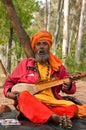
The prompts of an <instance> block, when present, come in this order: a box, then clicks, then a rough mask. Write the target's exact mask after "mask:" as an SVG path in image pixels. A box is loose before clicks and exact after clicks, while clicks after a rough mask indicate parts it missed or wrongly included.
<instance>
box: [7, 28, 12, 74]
mask: <svg viewBox="0 0 86 130" xmlns="http://www.w3.org/2000/svg"><path fill="white" fill-rule="evenodd" d="M12 36H13V28H12V27H10V36H9V42H8V56H7V72H8V73H11V53H12V51H11V49H12Z"/></svg>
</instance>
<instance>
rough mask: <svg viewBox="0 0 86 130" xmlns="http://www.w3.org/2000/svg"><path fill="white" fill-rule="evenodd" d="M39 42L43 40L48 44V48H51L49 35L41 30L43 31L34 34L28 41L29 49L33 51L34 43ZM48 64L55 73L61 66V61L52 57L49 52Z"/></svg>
mask: <svg viewBox="0 0 86 130" xmlns="http://www.w3.org/2000/svg"><path fill="white" fill-rule="evenodd" d="M41 40H45V41H46V42H47V43H48V45H49V48H50V47H51V46H52V36H51V34H50V33H49V32H48V31H44V30H43V31H40V32H38V33H36V34H35V35H34V36H33V37H32V38H31V39H30V43H31V47H32V49H33V50H34V47H35V45H36V43H37V42H38V41H41ZM49 62H50V65H51V67H52V68H53V69H54V70H56V71H57V70H58V68H59V66H61V65H62V61H61V60H60V59H59V58H58V57H56V56H54V55H53V54H52V53H51V52H50V54H49Z"/></svg>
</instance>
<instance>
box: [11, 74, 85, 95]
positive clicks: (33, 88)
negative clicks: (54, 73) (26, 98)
mask: <svg viewBox="0 0 86 130" xmlns="http://www.w3.org/2000/svg"><path fill="white" fill-rule="evenodd" d="M84 77H86V72H82V73H77V74H75V75H72V76H71V77H68V78H65V79H59V80H58V79H52V80H49V81H43V82H39V83H37V84H27V83H18V84H16V85H14V86H13V88H12V91H19V92H22V91H25V90H28V91H29V92H30V93H31V94H36V93H38V92H40V91H42V90H44V89H47V88H51V87H54V86H57V85H61V84H63V83H69V82H73V81H76V80H79V79H81V78H84Z"/></svg>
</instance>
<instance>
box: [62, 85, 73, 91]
mask: <svg viewBox="0 0 86 130" xmlns="http://www.w3.org/2000/svg"><path fill="white" fill-rule="evenodd" d="M70 88H71V83H64V84H63V85H62V91H64V92H65V91H68V90H69V89H70Z"/></svg>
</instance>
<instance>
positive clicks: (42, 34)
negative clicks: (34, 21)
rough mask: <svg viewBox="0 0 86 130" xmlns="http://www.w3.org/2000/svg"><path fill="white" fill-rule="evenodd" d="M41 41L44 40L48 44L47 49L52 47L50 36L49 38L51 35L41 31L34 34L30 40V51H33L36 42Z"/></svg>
mask: <svg viewBox="0 0 86 130" xmlns="http://www.w3.org/2000/svg"><path fill="white" fill-rule="evenodd" d="M41 40H45V41H46V42H47V43H48V45H49V47H51V46H52V36H51V34H50V33H49V32H47V31H44V30H43V31H40V32H38V33H36V34H35V35H34V36H33V37H32V38H31V39H30V43H31V47H32V49H34V47H35V45H36V43H37V42H38V41H41Z"/></svg>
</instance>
